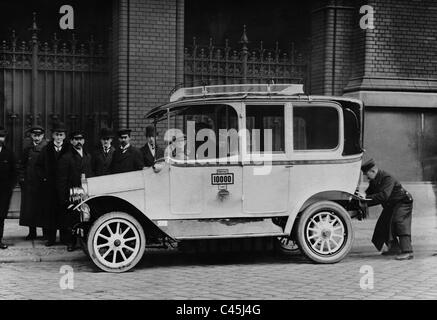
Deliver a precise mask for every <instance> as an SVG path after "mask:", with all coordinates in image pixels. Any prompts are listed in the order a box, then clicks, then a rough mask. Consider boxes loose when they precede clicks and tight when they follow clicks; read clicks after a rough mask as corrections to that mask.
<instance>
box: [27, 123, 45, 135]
mask: <svg viewBox="0 0 437 320" xmlns="http://www.w3.org/2000/svg"><path fill="white" fill-rule="evenodd" d="M29 132H30V133H34V134H43V133H44V132H45V130H44V128H43V127H41V126H38V125H37V126H33V127H31V128H30V129H29Z"/></svg>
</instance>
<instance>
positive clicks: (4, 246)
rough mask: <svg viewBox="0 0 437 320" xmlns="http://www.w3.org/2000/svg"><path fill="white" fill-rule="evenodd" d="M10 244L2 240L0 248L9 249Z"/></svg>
mask: <svg viewBox="0 0 437 320" xmlns="http://www.w3.org/2000/svg"><path fill="white" fill-rule="evenodd" d="M7 248H8V245H7V244H6V243H3V242H0V249H7Z"/></svg>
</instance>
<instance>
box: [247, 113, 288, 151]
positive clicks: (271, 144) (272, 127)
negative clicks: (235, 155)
mask: <svg viewBox="0 0 437 320" xmlns="http://www.w3.org/2000/svg"><path fill="white" fill-rule="evenodd" d="M246 129H247V130H248V136H247V152H248V153H259V152H279V153H284V152H285V138H284V131H285V125H284V105H246Z"/></svg>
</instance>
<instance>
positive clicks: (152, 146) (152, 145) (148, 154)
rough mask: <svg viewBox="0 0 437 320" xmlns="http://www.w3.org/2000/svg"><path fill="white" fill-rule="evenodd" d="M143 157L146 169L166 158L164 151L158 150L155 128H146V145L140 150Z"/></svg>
mask: <svg viewBox="0 0 437 320" xmlns="http://www.w3.org/2000/svg"><path fill="white" fill-rule="evenodd" d="M140 151H141V154H142V156H143V162H144V166H145V167H151V166H153V164H154V163H155V159H159V158H162V157H163V156H164V154H163V152H162V150H161V149H160V148H158V146H157V145H156V141H155V128H154V127H153V126H147V127H146V144H145V145H144V146H143V147H141V149H140Z"/></svg>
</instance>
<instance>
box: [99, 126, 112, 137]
mask: <svg viewBox="0 0 437 320" xmlns="http://www.w3.org/2000/svg"><path fill="white" fill-rule="evenodd" d="M104 138H114V133H113V132H112V130H111V129H109V128H102V129H101V130H100V139H104Z"/></svg>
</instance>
